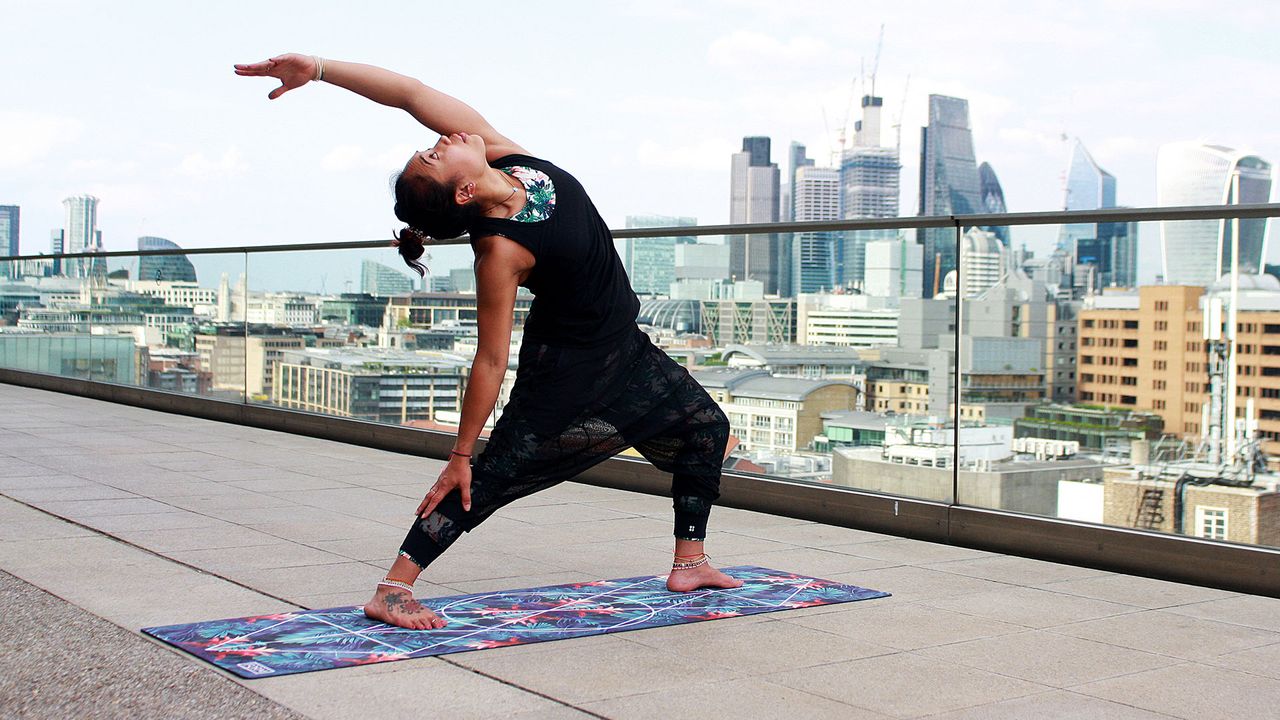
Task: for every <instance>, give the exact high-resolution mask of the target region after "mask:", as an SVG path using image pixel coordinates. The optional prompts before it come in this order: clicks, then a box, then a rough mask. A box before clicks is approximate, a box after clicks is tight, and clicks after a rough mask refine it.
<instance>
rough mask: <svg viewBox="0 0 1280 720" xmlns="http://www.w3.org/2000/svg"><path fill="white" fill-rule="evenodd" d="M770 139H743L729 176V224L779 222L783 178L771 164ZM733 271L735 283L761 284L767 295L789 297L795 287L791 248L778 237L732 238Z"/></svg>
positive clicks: (763, 235) (771, 234) (729, 239)
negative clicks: (793, 284) (752, 282)
mask: <svg viewBox="0 0 1280 720" xmlns="http://www.w3.org/2000/svg"><path fill="white" fill-rule="evenodd" d="M769 143H770V141H769V138H767V137H746V138H743V139H742V152H739V153H734V154H733V157H732V159H731V164H730V176H729V222H730V223H735V224H736V223H770V222H778V217H779V211H780V203H779V190H780V183H781V175H780V173H779V170H778V166H777V164H775V163H773V162H770V160H769ZM728 242H729V269H730V272H731V273H732V275H733V279H735V280H757V281H759V282H760V283H761V284H762V285H763V286H764V291H765V294H768V295H786V294H787V292H788V291H789V290H790V288H789V287H788V286H789V285H790V284H791V275H790V265H791V253H790V248H789V247H786V246H787V245H788V243H787V242H786V240H785V238H784V237H783V236H780V235H778V234H777V233H761V234H750V235H730V236H729V238H728Z"/></svg>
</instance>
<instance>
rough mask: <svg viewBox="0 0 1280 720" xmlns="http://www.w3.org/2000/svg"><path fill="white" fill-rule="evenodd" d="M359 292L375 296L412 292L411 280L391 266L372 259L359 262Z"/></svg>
mask: <svg viewBox="0 0 1280 720" xmlns="http://www.w3.org/2000/svg"><path fill="white" fill-rule="evenodd" d="M360 292H362V293H364V294H366V295H373V296H375V297H387V296H389V295H403V294H405V293H411V292H413V280H412V279H411V278H410V277H409V276H408V275H405V274H404V273H402V272H400V271H399V270H396V269H395V268H393V267H389V266H387V265H383V264H382V263H378V262H374V261H372V260H362V261H361V262H360Z"/></svg>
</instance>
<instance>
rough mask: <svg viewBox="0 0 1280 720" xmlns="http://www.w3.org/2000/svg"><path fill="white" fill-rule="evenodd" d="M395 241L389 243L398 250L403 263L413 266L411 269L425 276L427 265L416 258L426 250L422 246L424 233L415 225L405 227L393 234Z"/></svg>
mask: <svg viewBox="0 0 1280 720" xmlns="http://www.w3.org/2000/svg"><path fill="white" fill-rule="evenodd" d="M394 237H395V241H393V242H392V243H391V244H392V245H394V246H395V247H396V250H398V251H399V252H400V257H402V258H404V264H405V265H408V266H409V267H411V268H413V271H414V272H416V273H418V275H419V276H421V277H426V276H427V266H426V265H423V264H422V263H420V262H418V258H420V257H422V254H423V253H425V252H426V251H427V249H426V247H425V246H424V242H423V241H424V239H425V238H426V235H424V234H423V232H422V231H421V230H419V229H417V228H415V227H407V228H405V229H403V230H401V231H400V232H398V233H395V234H394Z"/></svg>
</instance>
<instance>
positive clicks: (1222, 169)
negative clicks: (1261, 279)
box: [1156, 142, 1272, 285]
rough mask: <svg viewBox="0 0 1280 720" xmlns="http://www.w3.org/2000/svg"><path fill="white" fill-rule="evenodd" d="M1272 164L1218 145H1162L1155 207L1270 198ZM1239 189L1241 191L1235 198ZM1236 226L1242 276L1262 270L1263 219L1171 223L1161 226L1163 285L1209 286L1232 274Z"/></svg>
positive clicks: (1263, 246)
mask: <svg viewBox="0 0 1280 720" xmlns="http://www.w3.org/2000/svg"><path fill="white" fill-rule="evenodd" d="M1271 174H1272V173H1271V163H1269V162H1267V161H1266V160H1263V159H1262V158H1260V157H1258V156H1257V155H1247V154H1245V153H1241V152H1238V151H1236V150H1233V149H1231V148H1228V147H1222V146H1221V145H1203V144H1200V143H1194V142H1180V143H1170V144H1168V145H1162V146H1161V147H1160V152H1159V154H1158V155H1157V156H1156V203H1157V204H1158V205H1172V206H1177V205H1238V204H1242V203H1264V202H1267V200H1268V199H1269V198H1270V197H1271ZM1237 180H1238V182H1237ZM1237 187H1238V188H1239V193H1238V195H1237V191H1236V189H1237ZM1237 224H1238V226H1239V228H1240V242H1239V260H1238V267H1239V268H1240V272H1241V273H1245V274H1258V273H1260V272H1262V269H1263V261H1264V258H1265V257H1266V249H1267V248H1266V237H1267V221H1266V219H1265V218H1258V219H1242V220H1239V221H1238V223H1237V221H1233V220H1175V221H1165V222H1161V223H1160V254H1161V259H1162V261H1163V271H1164V281H1165V283H1167V284H1170V285H1212V284H1213V283H1214V282H1215V281H1216V280H1217V279H1218V278H1220V277H1222V276H1223V275H1225V274H1227V273H1228V272H1230V271H1231V245H1232V236H1233V234H1234V232H1235V228H1236V226H1237Z"/></svg>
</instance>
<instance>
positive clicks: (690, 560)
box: [671, 553, 711, 570]
mask: <svg viewBox="0 0 1280 720" xmlns="http://www.w3.org/2000/svg"><path fill="white" fill-rule="evenodd" d="M694 558H697V559H696V560H695V559H694ZM710 559H711V556H709V555H707V554H706V553H702V554H701V555H683V556H681V555H676V556H675V560H674V561H673V562H672V563H671V569H672V570H693V569H695V568H700V567H702V566H703V565H706V564H707V561H708V560H710Z"/></svg>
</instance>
